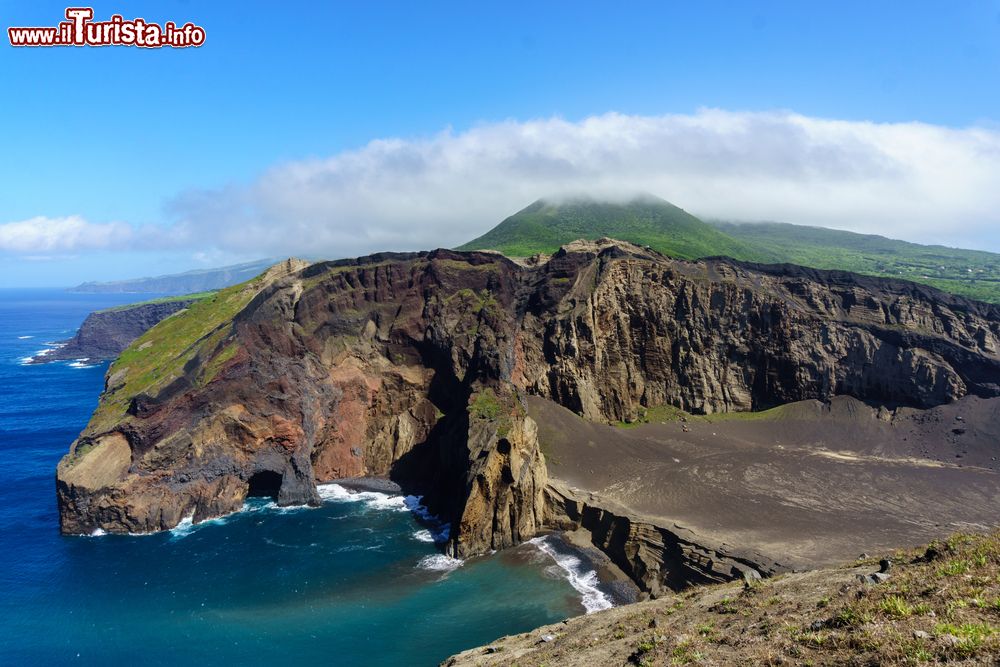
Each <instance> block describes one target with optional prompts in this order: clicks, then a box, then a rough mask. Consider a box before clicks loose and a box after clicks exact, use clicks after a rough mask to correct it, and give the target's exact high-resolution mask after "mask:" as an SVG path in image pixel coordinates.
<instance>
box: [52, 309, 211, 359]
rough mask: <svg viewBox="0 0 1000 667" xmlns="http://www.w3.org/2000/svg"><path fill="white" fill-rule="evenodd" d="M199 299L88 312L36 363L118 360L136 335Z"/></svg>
mask: <svg viewBox="0 0 1000 667" xmlns="http://www.w3.org/2000/svg"><path fill="white" fill-rule="evenodd" d="M196 300H197V299H179V300H177V301H165V302H162V303H141V304H136V305H134V306H122V307H121V308H111V309H108V310H99V311H96V312H93V313H91V314H90V315H87V319H85V320H84V321H83V324H81V325H80V329H79V331H77V332H76V335H75V336H73V337H72V338H70V339H69V340H67V341H65V344H64V345H63V346H62V347H59V348H57V349H55V350H52V351H51V352H49V353H48V354H46V355H45V356H41V357H38V358H37V359H35V360H34V361H32V363H38V364H45V363H49V362H52V361H60V360H68V359H90V360H92V361H103V360H107V359H114V358H116V357H117V356H118V355H119V354H121V353H122V352H123V351H124V350H125V349H126V348H127V347H128V346H129V345H131V344H132V341H134V340H135V339H136V338H138V337H139V336H141V335H142V334H143V333H145V332H146V331H149V330H150V329H151V328H153V327H154V326H156V325H157V324H159V323H160V322H162V321H163V320H165V319H166V318H168V317H170V316H171V315H173V314H175V313H178V312H180V311H182V310H184V309H185V308H187V307H188V306H190V305H191V304H192V303H194V302H195V301H196Z"/></svg>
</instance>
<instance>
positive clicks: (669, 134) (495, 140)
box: [0, 110, 1000, 256]
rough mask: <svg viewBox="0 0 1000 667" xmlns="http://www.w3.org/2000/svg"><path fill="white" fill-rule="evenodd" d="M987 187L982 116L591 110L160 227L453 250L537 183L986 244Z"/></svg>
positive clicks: (69, 233) (345, 170)
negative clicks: (926, 120)
mask: <svg viewBox="0 0 1000 667" xmlns="http://www.w3.org/2000/svg"><path fill="white" fill-rule="evenodd" d="M998 186H1000V131H998V130H996V129H986V128H966V129H953V128H946V127H940V126H934V125H928V124H922V123H894V124H889V123H868V122H854V121H838V120H826V119H819V118H810V117H806V116H802V115H798V114H794V113H787V112H774V113H741V112H727V111H719V110H703V111H700V112H698V113H696V114H692V115H666V116H629V115H622V114H617V113H609V114H604V115H601V116H594V117H590V118H586V119H584V120H581V121H579V122H571V121H566V120H562V119H558V118H552V119H543V120H534V121H526V122H516V121H507V122H500V123H490V124H483V125H479V126H477V127H473V128H471V129H469V130H466V131H462V132H453V131H450V130H449V131H444V132H441V133H440V134H438V135H435V136H431V137H424V138H417V139H379V140H376V141H372V142H370V143H369V144H367V145H366V146H364V147H362V148H360V149H357V150H352V151H345V152H342V153H339V154H336V155H333V156H331V157H329V158H326V159H311V160H301V161H294V162H289V163H285V164H280V165H277V166H275V167H273V168H272V169H270V170H269V171H267V172H265V173H263V174H261V175H260V176H259V177H258V178H257V179H256V180H254V181H253V182H250V183H243V184H239V183H237V184H230V185H227V186H225V187H222V188H219V189H215V190H199V191H192V192H186V193H182V194H181V195H179V196H177V197H176V198H174V199H173V200H172V201H171V203H170V205H169V207H168V211H169V213H170V215H171V216H173V218H174V221H175V227H174V228H173V229H171V230H170V232H169V239H170V240H171V242H172V243H175V244H183V243H184V242H185V239H187V240H188V243H189V244H190V246H191V247H198V248H199V249H207V248H216V249H220V250H222V251H226V252H233V253H241V254H244V255H246V254H258V255H266V256H275V255H279V254H308V255H327V256H348V255H355V254H360V253H364V252H369V251H375V250H386V249H412V248H429V247H437V246H454V245H458V244H460V243H462V242H464V241H467V240H469V239H471V238H473V237H475V236H477V235H479V234H481V233H483V232H485V231H486V230H487V229H489V228H490V227H492V226H493V225H494V224H496V223H497V222H499V220H500V219H501V218H503V217H505V216H506V215H509V214H510V213H513V212H514V211H516V210H518V209H520V208H521V207H523V206H526V205H527V204H529V203H530V202H532V201H533V200H535V199H537V198H539V197H545V196H552V195H559V194H563V193H578V192H589V193H594V194H616V193H631V192H637V191H645V192H650V193H652V194H656V195H659V196H661V197H664V198H665V199H668V200H670V201H672V202H673V203H675V204H677V205H678V206H681V207H683V208H685V209H687V210H689V211H692V212H694V213H697V214H700V215H703V216H712V217H721V218H727V219H740V220H783V221H787V222H795V223H800V224H816V225H824V226H830V227H837V228H841V229H850V230H853V231H861V232H869V233H879V234H884V235H888V236H893V237H897V238H905V239H909V240H914V241H919V242H946V243H951V244H958V245H962V244H964V245H968V246H978V247H984V248H991V249H994V250H1000V234H998V233H997V232H996V231H994V230H995V229H998V228H1000V224H998V223H1000V187H998ZM37 220H42V222H43V223H46V221H44V219H36V221H25V222H24V223H11V224H10V225H0V248H2V249H11V250H17V251H20V252H27V251H31V252H36V253H37V252H41V251H46V252H48V251H54V250H70V249H78V248H87V247H97V246H99V245H100V244H101V243H106V244H107V245H104V246H102V247H121V245H120V244H119V245H115V244H116V243H118V241H115V240H114V239H119V240H120V239H127V241H126V245H129V244H131V245H132V246H134V245H136V244H137V243H140V240H141V237H142V236H143V235H142V234H140V230H133V231H131V232H129V231H128V230H123V229H122V228H121V226H118V225H115V224H114V223H112V224H110V225H92V226H89V227H88V226H87V224H88V223H83V222H82V221H80V220H79V219H74V218H67V219H61V220H62V222H61V223H60V224H59V225H51V226H48V225H47V223H46V224H42V223H39V222H37ZM74 220H75V221H76V222H71V221H74ZM17 225H21V227H17ZM42 227H44V228H45V229H46V231H44V233H43V232H42V231H40V229H39V228H42ZM129 234H131V237H130V236H129ZM88 243H89V244H90V245H86V244H88Z"/></svg>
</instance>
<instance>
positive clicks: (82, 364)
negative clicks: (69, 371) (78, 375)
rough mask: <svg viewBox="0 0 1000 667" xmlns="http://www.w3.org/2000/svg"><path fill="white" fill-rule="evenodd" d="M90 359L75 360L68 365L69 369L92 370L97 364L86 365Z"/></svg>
mask: <svg viewBox="0 0 1000 667" xmlns="http://www.w3.org/2000/svg"><path fill="white" fill-rule="evenodd" d="M89 361H90V359H75V360H73V362H72V363H70V365H69V367H70V368H93V367H94V366H96V365H97V364H91V363H88V362H89Z"/></svg>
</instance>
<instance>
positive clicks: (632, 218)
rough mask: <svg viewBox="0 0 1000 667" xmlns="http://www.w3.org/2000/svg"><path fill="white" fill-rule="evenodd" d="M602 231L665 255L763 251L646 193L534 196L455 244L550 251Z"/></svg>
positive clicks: (756, 255)
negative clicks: (609, 197) (614, 197)
mask: <svg viewBox="0 0 1000 667" xmlns="http://www.w3.org/2000/svg"><path fill="white" fill-rule="evenodd" d="M602 236H608V237H611V238H616V239H619V240H622V241H631V242H632V243H636V244H639V245H648V246H650V247H651V248H653V249H654V250H657V251H659V252H661V253H663V254H665V255H670V256H671V257H680V258H683V259H695V258H698V257H707V256H711V255H726V256H729V257H739V258H741V259H752V260H758V261H767V260H769V259H773V258H772V257H771V256H769V255H768V254H767V253H761V252H760V251H759V250H757V249H755V248H753V247H751V246H750V245H749V244H747V243H746V242H744V241H740V240H738V239H735V238H733V237H731V236H729V235H727V234H725V233H723V232H721V231H719V230H718V229H715V228H714V227H712V226H711V225H709V224H707V223H705V222H703V221H702V220H699V219H698V218H696V217H694V216H693V215H691V214H690V213H688V212H687V211H684V210H683V209H680V208H678V207H676V206H674V205H673V204H671V203H669V202H667V201H664V200H662V199H659V198H657V197H652V196H649V195H645V196H641V197H636V198H634V199H632V200H630V201H627V202H622V203H612V202H601V201H597V200H593V199H587V198H583V197H580V198H573V199H567V200H562V201H556V200H546V199H540V200H538V201H536V202H535V203H534V204H532V205H531V206H528V207H527V208H525V209H522V210H520V211H518V212H517V213H515V214H514V215H512V216H510V217H509V218H507V219H506V220H504V221H503V222H501V223H500V224H499V225H497V226H496V227H494V228H493V229H491V230H490V231H489V232H487V233H486V234H484V235H483V236H480V237H479V238H477V239H475V240H473V241H470V242H469V243H466V244H465V245H463V246H461V247H460V248H458V249H459V250H499V251H500V252H502V253H504V254H505V255H510V256H512V257H527V256H529V255H534V254H537V253H552V252H555V251H556V250H558V249H559V246H561V245H563V244H565V243H569V242H570V241H575V240H577V239H596V238H599V237H602Z"/></svg>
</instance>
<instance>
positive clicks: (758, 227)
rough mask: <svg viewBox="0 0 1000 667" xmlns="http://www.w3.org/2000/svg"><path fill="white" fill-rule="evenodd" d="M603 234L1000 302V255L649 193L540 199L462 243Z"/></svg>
mask: <svg viewBox="0 0 1000 667" xmlns="http://www.w3.org/2000/svg"><path fill="white" fill-rule="evenodd" d="M602 236H607V237H611V238H616V239H620V240H623V241H631V242H632V243H637V244H639V245H648V246H649V247H651V248H652V249H654V250H657V251H659V252H661V253H663V254H665V255H669V256H671V257H679V258H682V259H697V258H700V257H710V256H716V255H723V256H727V257H732V258H734V259H739V260H745V261H752V262H762V263H769V264H777V263H790V264H800V265H802V266H810V267H813V268H817V269H839V270H842V271H853V272H855V273H863V274H867V275H873V276H881V277H890V278H901V279H904V280H911V281H914V282H918V283H924V284H927V285H931V286H933V287H937V288H938V289H942V290H945V291H948V292H952V293H954V294H959V295H962V296H966V297H970V298H974V299H979V300H981V301H989V302H993V303H1000V254H995V253H989V252H981V251H975V250H961V249H956V248H946V247H943V246H923V245H919V244H916V243H907V242H905V241H895V240H892V239H887V238H885V237H882V236H874V235H868V234H855V233H853V232H844V231H837V230H833V229H824V228H821V227H806V226H801V225H790V224H784V223H771V222H765V223H728V222H713V223H711V224H710V223H706V222H704V221H702V220H700V219H698V218H696V217H695V216H693V215H691V214H689V213H687V212H685V211H684V210H682V209H680V208H677V207H676V206H674V205H672V204H670V203H668V202H666V201H664V200H662V199H658V198H656V197H652V196H648V195H647V196H643V197H638V198H635V199H633V200H631V201H628V202H624V203H609V202H599V201H595V200H591V199H586V198H577V199H569V200H566V201H554V200H553V201H549V200H539V201H536V202H535V203H534V204H532V205H530V206H528V207H527V208H525V209H523V210H521V211H519V212H517V213H515V214H514V215H512V216H510V217H509V218H507V219H506V220H504V221H503V222H501V223H500V224H499V225H497V226H496V227H494V228H493V229H492V230H490V231H489V232H487V233H486V234H484V235H483V236H480V237H479V238H477V239H475V240H473V241H470V242H469V243H466V244H465V245H463V246H461V247H460V248H459V249H460V250H497V251H500V252H502V253H504V254H506V255H509V256H512V257H528V256H530V255H534V254H537V253H553V252H555V251H556V250H557V249H558V248H559V246H561V245H563V244H565V243H569V242H570V241H575V240H577V239H591V240H593V239H597V238H600V237H602Z"/></svg>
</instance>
